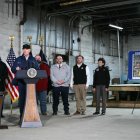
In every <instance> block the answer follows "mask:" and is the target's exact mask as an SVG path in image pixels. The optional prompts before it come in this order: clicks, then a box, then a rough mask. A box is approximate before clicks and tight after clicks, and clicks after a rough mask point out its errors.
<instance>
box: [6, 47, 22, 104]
mask: <svg viewBox="0 0 140 140" xmlns="http://www.w3.org/2000/svg"><path fill="white" fill-rule="evenodd" d="M15 59H16V56H15V53H14V50H13V48H10V51H9V54H8V57H7V60H6V61H7V63H8V65H9V66H8V78H7V79H6V80H5V82H6V90H7V91H8V93H9V94H10V96H11V99H12V102H15V101H16V100H17V99H18V97H19V93H18V90H17V87H15V86H14V85H12V80H13V79H14V74H13V73H12V72H11V67H12V66H13V63H14V61H15Z"/></svg>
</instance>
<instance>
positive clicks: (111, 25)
mask: <svg viewBox="0 0 140 140" xmlns="http://www.w3.org/2000/svg"><path fill="white" fill-rule="evenodd" d="M109 26H110V27H112V28H116V29H119V30H123V28H122V27H119V26H116V25H113V24H109Z"/></svg>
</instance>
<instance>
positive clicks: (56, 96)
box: [53, 86, 69, 113]
mask: <svg viewBox="0 0 140 140" xmlns="http://www.w3.org/2000/svg"><path fill="white" fill-rule="evenodd" d="M68 93H69V87H62V86H61V87H53V112H57V111H58V105H59V96H60V94H61V96H62V101H63V105H64V111H65V113H68V112H69V103H68Z"/></svg>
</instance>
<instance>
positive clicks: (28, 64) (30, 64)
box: [11, 44, 39, 121]
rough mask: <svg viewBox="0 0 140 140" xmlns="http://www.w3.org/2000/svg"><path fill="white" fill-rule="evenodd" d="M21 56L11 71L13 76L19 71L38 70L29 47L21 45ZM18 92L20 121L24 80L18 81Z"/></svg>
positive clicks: (23, 100)
mask: <svg viewBox="0 0 140 140" xmlns="http://www.w3.org/2000/svg"><path fill="white" fill-rule="evenodd" d="M22 50H23V54H22V55H21V56H19V57H18V58H16V60H15V62H14V64H13V66H12V68H11V71H12V72H13V73H14V74H15V73H16V72H17V71H19V70H28V69H30V68H35V69H39V66H38V63H37V61H36V60H35V58H34V57H33V56H32V54H31V48H30V45H28V44H25V45H23V48H22ZM18 90H19V108H20V121H21V119H22V115H23V111H24V106H25V99H26V84H25V82H24V80H18Z"/></svg>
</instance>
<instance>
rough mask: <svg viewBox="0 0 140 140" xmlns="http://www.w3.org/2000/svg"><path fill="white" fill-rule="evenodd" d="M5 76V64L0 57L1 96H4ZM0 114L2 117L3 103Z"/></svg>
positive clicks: (6, 76) (6, 73)
mask: <svg viewBox="0 0 140 140" xmlns="http://www.w3.org/2000/svg"><path fill="white" fill-rule="evenodd" d="M6 78H8V69H7V66H6V64H5V63H4V62H3V61H2V60H1V58H0V92H1V94H2V96H5V94H4V93H6V92H5V79H6ZM0 115H1V117H2V118H4V115H3V105H2V109H1V112H0Z"/></svg>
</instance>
